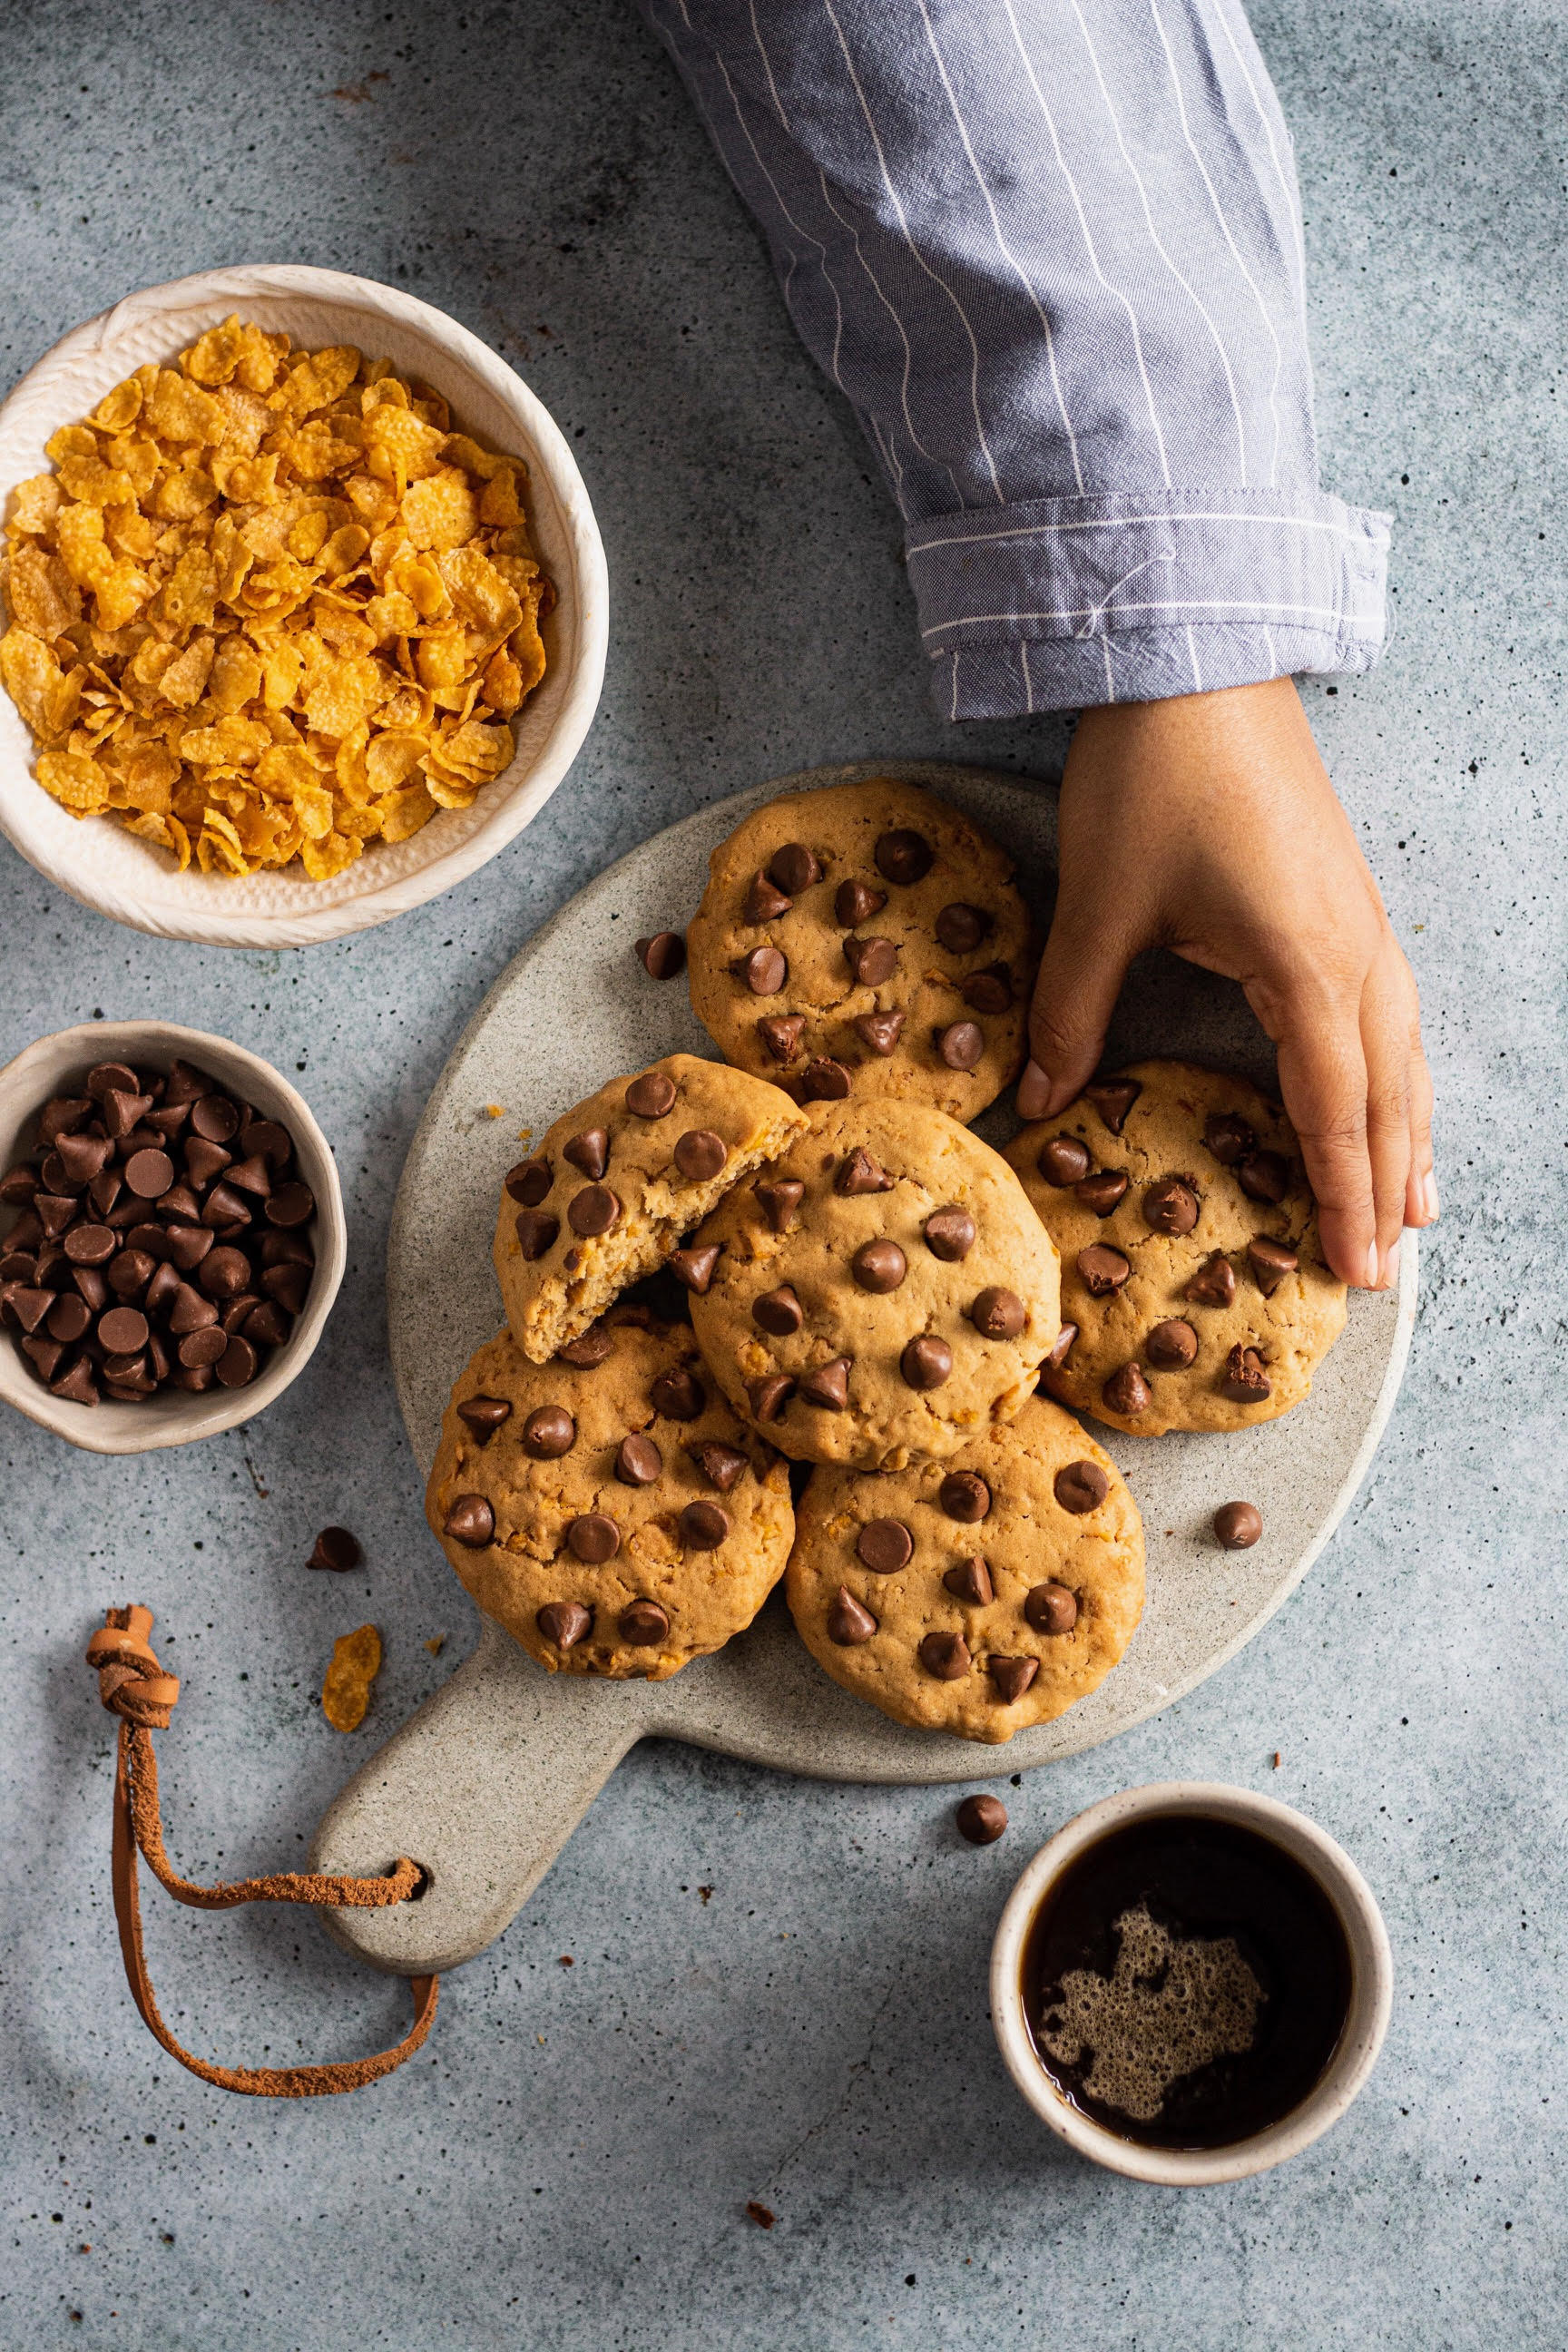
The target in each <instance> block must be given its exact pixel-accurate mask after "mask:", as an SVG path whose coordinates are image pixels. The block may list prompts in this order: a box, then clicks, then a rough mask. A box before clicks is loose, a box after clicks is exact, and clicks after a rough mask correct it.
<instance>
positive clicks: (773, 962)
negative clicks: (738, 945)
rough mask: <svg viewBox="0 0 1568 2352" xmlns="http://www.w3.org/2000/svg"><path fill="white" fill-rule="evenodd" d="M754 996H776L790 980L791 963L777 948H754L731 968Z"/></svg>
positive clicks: (739, 958) (738, 959)
mask: <svg viewBox="0 0 1568 2352" xmlns="http://www.w3.org/2000/svg"><path fill="white" fill-rule="evenodd" d="M730 969H731V971H732V972H733V973H734V975H735V977H736V979H737V980H743V981H744V982H745V983H746V986H747V987H748V988H749V989H750V990H751V992H752V995H753V996H776V995H777V994H778V992H779V991H780V989H781V988H782V987H783V986H784V982H785V981H786V980H787V979H788V978H789V963H788V961H787V959H786V958H785V957H784V955H783V954H781V953H780V951H779V950H778V949H777V948H753V949H752V951H751V953H750V955H744V956H740V957H738V958H737V959H736V961H735V962H733V963H732V964H731V966H730Z"/></svg>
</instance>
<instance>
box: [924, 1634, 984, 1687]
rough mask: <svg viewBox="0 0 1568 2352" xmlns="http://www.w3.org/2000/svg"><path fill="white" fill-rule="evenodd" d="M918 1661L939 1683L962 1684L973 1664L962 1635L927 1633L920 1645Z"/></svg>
mask: <svg viewBox="0 0 1568 2352" xmlns="http://www.w3.org/2000/svg"><path fill="white" fill-rule="evenodd" d="M920 1660H921V1665H922V1666H923V1667H924V1668H925V1670H926V1672H927V1674H928V1675H935V1677H936V1679H937V1681H938V1682H939V1683H957V1682H962V1681H963V1677H964V1675H966V1674H967V1673H968V1672H969V1670H970V1668H971V1666H972V1665H973V1664H974V1661H973V1658H972V1657H971V1656H970V1654H969V1644H968V1643H967V1642H966V1641H965V1640H964V1638H963V1634H962V1633H927V1634H926V1635H925V1637H924V1639H923V1640H922V1641H921V1647H920Z"/></svg>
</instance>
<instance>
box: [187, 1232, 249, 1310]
mask: <svg viewBox="0 0 1568 2352" xmlns="http://www.w3.org/2000/svg"><path fill="white" fill-rule="evenodd" d="M249 1280H250V1260H249V1259H248V1258H247V1256H246V1255H245V1252H244V1251H243V1250H237V1249H231V1248H230V1247H229V1246H228V1245H227V1244H217V1245H216V1247H214V1248H212V1249H210V1250H208V1252H207V1254H206V1255H205V1258H203V1260H202V1262H201V1266H200V1268H199V1270H198V1272H197V1274H196V1281H197V1283H198V1284H199V1286H201V1288H202V1289H203V1290H205V1293H206V1295H207V1297H209V1298H237V1297H239V1294H240V1292H241V1291H242V1290H243V1289H244V1288H245V1287H246V1286H247V1283H248V1282H249Z"/></svg>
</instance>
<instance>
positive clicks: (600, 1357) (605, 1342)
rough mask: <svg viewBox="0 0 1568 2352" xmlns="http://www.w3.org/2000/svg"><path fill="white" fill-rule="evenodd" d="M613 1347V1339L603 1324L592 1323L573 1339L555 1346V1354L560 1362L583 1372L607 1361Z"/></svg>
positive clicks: (612, 1353)
mask: <svg viewBox="0 0 1568 2352" xmlns="http://www.w3.org/2000/svg"><path fill="white" fill-rule="evenodd" d="M615 1349H616V1343H615V1340H614V1339H613V1338H612V1337H611V1335H610V1333H609V1332H608V1330H606V1328H605V1326H604V1324H602V1323H593V1324H590V1325H589V1327H588V1328H587V1330H586V1331H582V1332H579V1334H578V1336H577V1338H576V1339H568V1340H567V1341H566V1342H565V1343H564V1345H563V1346H562V1347H559V1348H557V1349H556V1350H555V1354H556V1360H557V1361H559V1362H560V1363H563V1364H571V1365H572V1366H573V1367H574V1369H575V1370H578V1371H581V1372H585V1371H592V1370H595V1368H596V1367H597V1366H598V1365H600V1364H605V1363H608V1361H609V1360H610V1358H611V1356H612V1355H614V1353H615Z"/></svg>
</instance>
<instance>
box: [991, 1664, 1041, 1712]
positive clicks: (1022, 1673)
mask: <svg viewBox="0 0 1568 2352" xmlns="http://www.w3.org/2000/svg"><path fill="white" fill-rule="evenodd" d="M1039 1671H1040V1662H1039V1660H1038V1658H995V1657H994V1658H993V1659H992V1660H991V1661H990V1664H988V1666H987V1668H986V1672H987V1673H988V1674H989V1675H990V1676H991V1679H992V1681H993V1682H994V1684H995V1685H996V1698H997V1702H998V1704H999V1705H1000V1706H1016V1705H1017V1703H1018V1701H1019V1700H1020V1699H1021V1698H1022V1697H1023V1696H1024V1693H1025V1692H1026V1690H1027V1689H1028V1687H1029V1685H1030V1684H1031V1683H1032V1682H1033V1681H1034V1679H1035V1676H1036V1675H1037V1674H1038V1673H1039Z"/></svg>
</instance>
